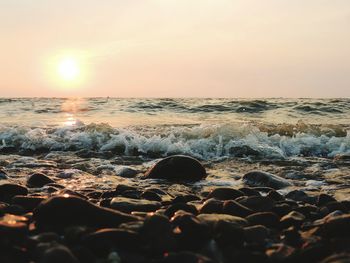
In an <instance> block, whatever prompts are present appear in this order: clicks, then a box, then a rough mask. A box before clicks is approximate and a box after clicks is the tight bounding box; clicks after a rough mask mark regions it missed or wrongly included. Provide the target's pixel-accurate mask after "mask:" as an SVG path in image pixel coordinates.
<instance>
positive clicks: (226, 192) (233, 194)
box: [207, 187, 244, 200]
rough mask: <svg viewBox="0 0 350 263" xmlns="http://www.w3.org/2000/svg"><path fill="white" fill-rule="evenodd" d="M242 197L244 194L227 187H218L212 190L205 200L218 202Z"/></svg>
mask: <svg viewBox="0 0 350 263" xmlns="http://www.w3.org/2000/svg"><path fill="white" fill-rule="evenodd" d="M240 196H244V193H243V192H241V191H239V190H236V189H233V188H228V187H219V188H216V189H214V190H212V191H211V192H210V193H209V195H208V196H207V198H216V199H218V200H234V199H236V198H237V197H240Z"/></svg>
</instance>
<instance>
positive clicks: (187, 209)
mask: <svg viewBox="0 0 350 263" xmlns="http://www.w3.org/2000/svg"><path fill="white" fill-rule="evenodd" d="M179 210H182V211H185V212H188V213H191V214H193V215H197V214H198V210H197V208H196V207H195V206H194V205H190V204H185V203H176V204H172V205H170V206H169V207H168V208H167V209H166V210H165V212H164V214H165V215H166V216H167V217H169V218H170V217H172V216H173V215H174V214H175V213H176V212H177V211H179Z"/></svg>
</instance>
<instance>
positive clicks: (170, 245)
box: [0, 156, 350, 263]
mask: <svg viewBox="0 0 350 263" xmlns="http://www.w3.org/2000/svg"><path fill="white" fill-rule="evenodd" d="M0 176H1V177H6V173H5V172H4V171H0ZM205 176H206V171H205V169H204V168H203V166H202V165H201V164H200V163H199V162H198V161H197V160H195V159H192V158H189V157H185V156H174V157H170V158H166V159H163V160H162V161H160V162H158V163H157V164H156V165H155V166H154V167H152V168H151V169H150V170H149V171H148V172H146V174H145V177H147V178H152V179H153V178H154V179H165V180H168V181H169V182H177V183H179V182H180V183H181V181H197V180H200V179H203V178H205ZM243 179H244V180H245V181H246V183H247V186H246V187H241V188H237V189H234V188H228V187H217V188H215V189H214V190H212V191H211V192H200V193H199V192H198V193H197V192H194V193H191V194H187V195H178V196H174V195H171V194H169V193H167V192H166V191H164V190H161V189H158V188H156V187H154V188H148V189H146V190H145V189H142V188H141V187H135V186H129V185H123V184H119V185H117V186H116V187H115V189H114V190H112V191H102V190H98V189H96V191H93V190H91V191H72V190H68V189H66V188H64V187H63V186H62V185H60V184H57V183H56V182H55V181H54V180H53V179H52V178H50V177H49V176H47V175H45V174H43V173H34V174H31V175H30V176H29V177H28V179H27V182H26V186H24V185H19V184H14V183H4V184H1V185H0V202H1V203H0V214H1V219H0V242H1V244H0V262H5V263H7V262H9V263H11V262H38V263H49V262H50V263H56V262H57V263H59V262H60V263H61V262H64V263H78V262H80V263H90V262H91V263H93V262H101V263H102V262H106V263H119V262H126V263H129V262H130V263H146V262H155V263H161V262H164V263H166V262H169V263H172V262H174V263H175V262H176V263H177V262H189V263H192V262H193V263H209V262H214V263H216V262H217V263H219V262H223V263H226V262H324V263H325V262H327V263H330V262H338V263H340V262H342V263H343V262H350V245H349V244H350V201H337V200H336V199H335V198H334V197H332V196H330V195H327V194H324V193H320V194H319V195H318V196H309V195H308V194H306V193H305V192H303V191H300V190H295V191H292V192H290V193H288V194H287V195H286V196H282V195H281V194H280V193H278V192H277V191H276V190H277V189H280V188H283V187H286V186H288V181H286V180H284V179H283V178H280V177H278V176H275V175H272V174H269V173H264V172H259V171H252V172H250V173H247V174H246V175H245V176H244V178H243ZM261 184H263V185H265V186H264V187H262V186H254V185H261ZM43 186H50V187H51V188H50V189H52V194H51V195H50V196H46V195H41V194H38V193H30V191H28V189H30V188H32V187H35V188H40V187H43ZM169 197H170V198H169Z"/></svg>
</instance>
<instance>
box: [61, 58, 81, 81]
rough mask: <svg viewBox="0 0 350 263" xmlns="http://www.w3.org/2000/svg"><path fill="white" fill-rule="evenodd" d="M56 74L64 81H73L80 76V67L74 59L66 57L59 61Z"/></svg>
mask: <svg viewBox="0 0 350 263" xmlns="http://www.w3.org/2000/svg"><path fill="white" fill-rule="evenodd" d="M57 73H58V75H59V76H60V78H61V79H62V80H64V81H74V80H77V78H78V77H79V75H80V67H79V64H78V62H77V60H76V59H74V58H71V57H67V58H63V59H62V60H60V61H59V63H58V66H57Z"/></svg>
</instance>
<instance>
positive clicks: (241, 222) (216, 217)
mask: <svg viewBox="0 0 350 263" xmlns="http://www.w3.org/2000/svg"><path fill="white" fill-rule="evenodd" d="M197 217H198V218H199V219H200V220H202V221H203V222H205V223H206V224H208V225H209V226H211V227H213V228H214V226H215V224H216V223H217V222H219V221H225V222H228V223H232V224H235V225H237V226H247V225H248V221H247V220H245V219H244V218H242V217H239V216H231V215H225V214H200V215H198V216H197Z"/></svg>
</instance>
